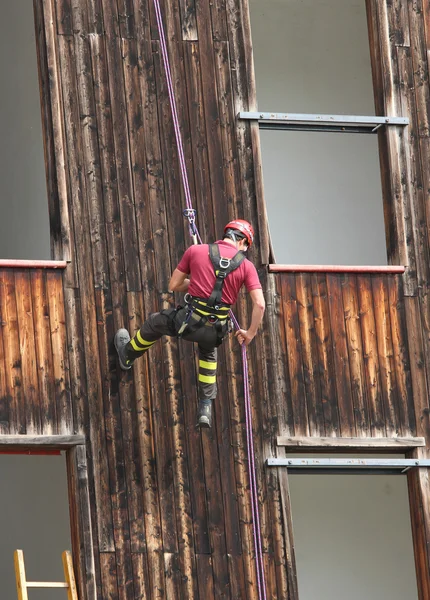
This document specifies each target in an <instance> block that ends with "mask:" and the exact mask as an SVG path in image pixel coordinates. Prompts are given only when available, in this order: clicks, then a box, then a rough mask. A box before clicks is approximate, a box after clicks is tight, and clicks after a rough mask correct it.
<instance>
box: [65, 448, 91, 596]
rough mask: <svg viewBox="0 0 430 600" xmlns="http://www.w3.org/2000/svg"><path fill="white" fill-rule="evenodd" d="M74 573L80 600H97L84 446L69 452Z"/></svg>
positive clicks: (68, 473)
mask: <svg viewBox="0 0 430 600" xmlns="http://www.w3.org/2000/svg"><path fill="white" fill-rule="evenodd" d="M67 476H68V489H69V504H70V521H71V533H72V549H73V556H74V557H75V565H74V567H75V569H74V573H75V574H76V575H77V587H78V590H79V598H80V600H97V592H96V578H95V563H94V546H93V535H92V523H91V510H90V495H89V481H88V469H87V457H86V450H85V446H84V445H78V446H75V447H74V448H72V449H70V450H69V451H68V452H67Z"/></svg>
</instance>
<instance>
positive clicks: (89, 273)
mask: <svg viewBox="0 0 430 600" xmlns="http://www.w3.org/2000/svg"><path fill="white" fill-rule="evenodd" d="M75 110H76V107H75ZM76 139H78V140H80V131H78V132H77V136H76ZM81 148H82V145H81V142H79V145H78V149H79V150H80V149H81ZM80 152H82V153H80V154H78V155H76V156H75V160H76V165H79V164H82V160H83V159H82V154H83V150H82V151H80ZM76 169H77V172H78V171H79V168H78V166H76ZM82 181H83V191H84V193H82V194H79V195H77V196H76V199H74V200H76V201H74V203H73V214H72V217H73V225H74V236H75V249H76V255H77V268H78V278H79V285H80V292H79V294H73V293H68V294H67V303H68V307H70V308H71V310H72V313H71V314H70V315H69V314H68V320H69V322H68V325H69V326H71V327H72V330H71V336H70V339H69V340H68V343H69V345H70V347H71V348H73V349H74V350H75V352H72V351H70V352H69V354H70V364H71V365H72V367H73V369H74V371H75V374H76V376H77V379H76V380H73V386H74V388H73V392H72V393H73V395H74V397H75V398H76V400H77V402H76V403H75V410H76V419H77V422H78V424H79V425H78V426H79V428H80V429H81V430H82V429H83V428H84V427H85V430H86V431H88V432H89V437H90V440H91V446H92V453H93V455H94V456H96V457H97V458H98V460H97V464H94V463H91V467H92V468H93V469H94V485H95V495H96V499H97V503H96V507H95V512H96V518H97V526H98V528H97V529H98V535H99V540H98V541H99V546H100V550H101V551H102V552H103V551H108V552H109V551H113V548H114V542H113V526H112V518H111V517H112V515H111V511H110V507H111V499H110V494H109V478H108V463H107V455H106V440H105V437H104V427H105V423H104V410H103V400H102V399H103V395H102V384H101V373H100V364H99V360H98V356H99V348H98V340H97V325H96V316H95V310H94V306H95V296H94V276H93V263H92V255H91V238H90V228H89V223H88V212H87V206H86V201H85V199H84V198H85V195H84V194H85V185H86V182H85V178H83V179H82ZM74 354H75V356H73V355H74ZM78 357H79V359H78ZM84 394H85V395H84Z"/></svg>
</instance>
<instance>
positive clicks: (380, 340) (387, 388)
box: [372, 276, 399, 437]
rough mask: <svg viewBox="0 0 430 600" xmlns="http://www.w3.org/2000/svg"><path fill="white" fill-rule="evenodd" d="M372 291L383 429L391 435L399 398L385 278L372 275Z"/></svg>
mask: <svg viewBox="0 0 430 600" xmlns="http://www.w3.org/2000/svg"><path fill="white" fill-rule="evenodd" d="M372 291H373V303H374V308H375V324H376V338H377V344H378V355H379V365H380V377H381V389H382V398H383V406H384V421H385V429H386V432H387V436H388V437H392V436H393V435H396V433H397V432H398V414H397V407H398V403H399V398H398V392H397V385H396V379H395V367H394V356H393V354H394V352H393V343H392V336H391V323H390V308H389V304H388V291H387V289H386V281H385V279H383V278H382V277H377V276H374V277H372Z"/></svg>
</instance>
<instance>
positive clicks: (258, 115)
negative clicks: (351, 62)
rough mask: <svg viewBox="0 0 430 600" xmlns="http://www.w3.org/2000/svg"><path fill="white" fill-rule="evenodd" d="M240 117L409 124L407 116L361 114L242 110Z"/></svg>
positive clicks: (276, 120) (337, 122)
mask: <svg viewBox="0 0 430 600" xmlns="http://www.w3.org/2000/svg"><path fill="white" fill-rule="evenodd" d="M238 117H239V119H247V120H251V121H266V122H277V123H297V124H299V123H301V124H311V125H318V124H320V125H351V126H357V125H360V126H362V127H369V128H372V129H373V128H375V126H378V125H408V124H409V119H408V118H406V117H392V116H382V117H381V116H359V115H318V114H307V113H273V112H240V113H239V115H238Z"/></svg>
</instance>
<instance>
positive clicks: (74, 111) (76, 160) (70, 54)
mask: <svg viewBox="0 0 430 600" xmlns="http://www.w3.org/2000/svg"><path fill="white" fill-rule="evenodd" d="M58 45H59V60H60V66H61V82H62V92H63V101H64V122H63V127H64V131H65V142H66V152H67V176H68V182H69V186H70V187H69V191H70V202H71V206H73V207H74V206H76V204H77V203H80V204H81V203H82V202H83V200H82V198H83V196H84V195H85V188H86V180H85V176H84V167H83V159H82V142H81V135H80V134H81V130H80V127H79V123H80V111H79V96H78V89H77V82H76V61H75V49H74V40H73V37H71V36H59V38H58ZM69 225H70V238H71V261H72V263H71V264H69V267H68V268H67V269H66V272H65V277H64V285H65V287H74V288H77V287H78V268H77V262H78V261H77V252H76V242H75V230H74V221H73V215H72V213H70V223H69Z"/></svg>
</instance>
